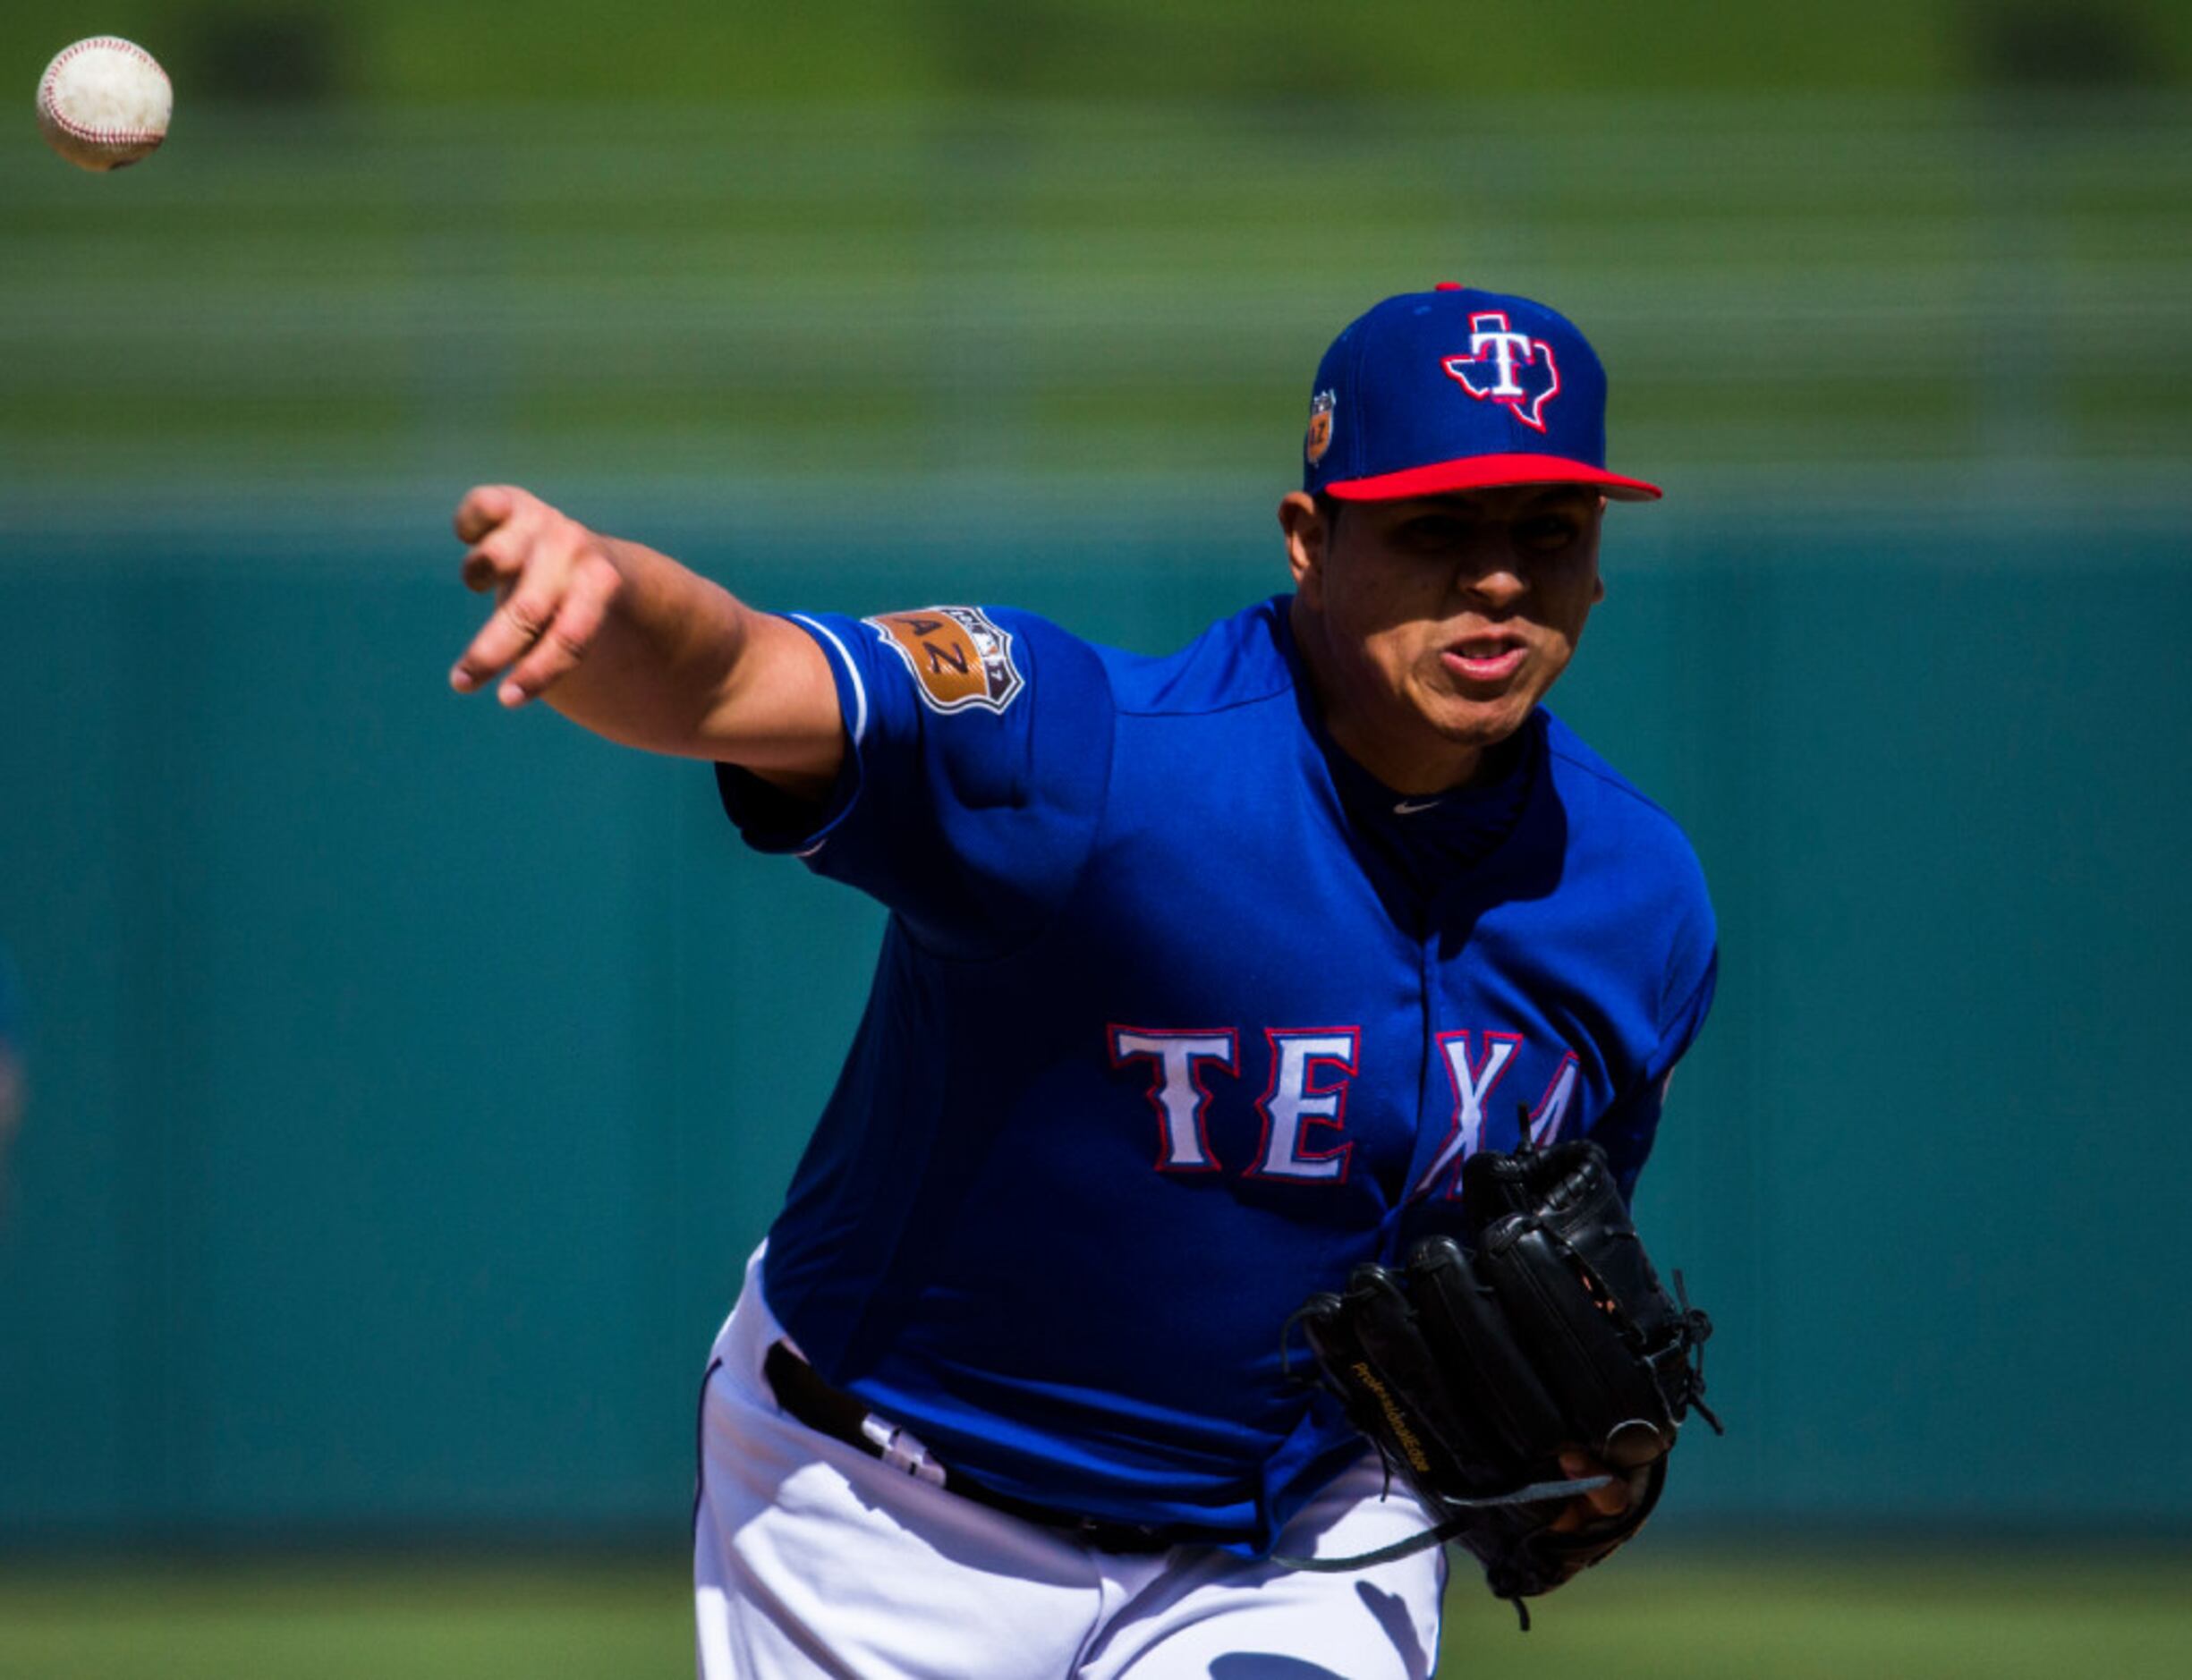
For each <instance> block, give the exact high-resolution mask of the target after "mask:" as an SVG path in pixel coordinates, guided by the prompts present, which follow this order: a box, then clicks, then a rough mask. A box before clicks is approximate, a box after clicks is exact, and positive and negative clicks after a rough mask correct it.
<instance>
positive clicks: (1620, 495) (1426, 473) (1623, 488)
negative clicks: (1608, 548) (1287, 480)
mask: <svg viewBox="0 0 2192 1680" xmlns="http://www.w3.org/2000/svg"><path fill="white" fill-rule="evenodd" d="M1513 484H1587V485H1589V486H1590V487H1591V488H1593V489H1594V490H1596V491H1597V492H1598V493H1599V494H1600V495H1601V496H1606V497H1607V498H1609V499H1610V500H1612V501H1616V502H1656V501H1658V500H1659V499H1660V487H1659V486H1658V485H1656V484H1646V483H1645V482H1644V480H1643V479H1625V478H1622V477H1621V476H1620V475H1619V474H1618V473H1612V472H1609V471H1606V469H1605V468H1603V467H1594V466H1593V465H1591V463H1590V462H1587V461H1570V460H1569V459H1568V457H1567V456H1565V455H1465V456H1463V457H1462V458H1461V459H1460V460H1458V461H1437V462H1432V464H1431V465H1430V466H1427V467H1410V468H1409V469H1408V470H1407V471H1405V472H1381V473H1380V474H1379V475H1378V476H1377V477H1376V478H1374V479H1340V480H1339V481H1338V483H1335V484H1328V485H1326V486H1325V487H1324V491H1325V494H1326V495H1328V496H1338V498H1339V499H1340V500H1341V501H1343V502H1397V501H1399V500H1401V499H1402V498H1403V497H1406V496H1446V495H1449V494H1451V493H1452V492H1454V491H1457V490H1493V489H1499V488H1503V487H1505V486H1508V485H1513Z"/></svg>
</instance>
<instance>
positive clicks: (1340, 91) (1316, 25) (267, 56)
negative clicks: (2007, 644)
mask: <svg viewBox="0 0 2192 1680" xmlns="http://www.w3.org/2000/svg"><path fill="white" fill-rule="evenodd" d="M2051 10H2052V15H2053V16H2055V17H2057V18H2065V17H2068V18H2074V19H2075V20H2076V27H2075V28H2072V29H2068V30H2067V34H2066V40H2065V45H2064V47H2062V48H2060V49H2059V50H2057V51H2055V52H2054V53H2053V54H2052V57H2053V58H2054V60H2055V61H2056V62H2055V64H2053V66H2052V68H2053V69H2054V70H2055V71H2056V72H2058V73H2061V74H2065V75H2071V76H2075V75H2076V74H2077V72H2078V71H2079V69H2080V67H2081V65H2082V64H2087V63H2089V62H2090V60H2091V55H2094V53H2096V52H2098V53H2103V54H2109V55H2114V57H2115V58H2117V59H2121V60H2125V61H2128V64H2129V66H2130V70H2131V73H2133V74H2134V75H2135V76H2136V77H2137V79H2138V80H2141V81H2147V82H2167V81H2182V80H2183V79H2184V77H2185V76H2186V74H2187V73H2188V70H2192V13H2188V11H2187V9H2186V8H2184V7H2181V6H2178V7H2169V6H2163V5H2159V4H2152V3H2151V0H2096V3H2095V4H2079V5H2077V6H2076V7H2069V6H2063V7H2059V8H2052V9H2051V8H2048V7H2046V6H2043V5H2035V4H2034V3H2033V0H1995V3H1993V4H1988V3H1987V0H1906V3H1902V4H1899V3H1898V0H1848V4H1843V5H1840V6H1838V7H1836V8H1834V9H1833V12H1832V13H1831V16H1825V17H1822V15H1821V14H1820V13H1819V12H1818V11H1817V10H1816V9H1815V8H1812V7H1806V6H1796V5H1757V4H1738V3H1737V0H1667V3H1665V4H1654V5H1650V6H1642V5H1636V4H1629V3H1627V0H1477V3H1476V4H1472V5H1470V6H1469V7H1468V8H1466V11H1464V10H1458V9H1457V8H1454V7H1451V6H1449V5H1444V4H1439V0H1355V4H1348V5H1344V6H1342V5H1315V6H1290V7H1273V6H1270V5H1268V4H1261V3H1260V0H1196V4H1174V3H1173V0H834V3H833V4H828V5H820V6H811V7H786V6H782V5H761V4H752V3H751V0H747V3H745V4H710V3H709V0H654V3H653V4H644V5H641V6H623V7H613V8H604V7H599V6H590V5H583V4H576V3H575V0H472V3H471V4H463V5H454V6H453V5H446V4H437V3H436V0H352V3H350V4H344V3H343V0H335V3H334V4H326V3H321V4H312V3H310V0H304V3H300V4H279V3H278V0H114V3H112V4H103V5H102V6H101V7H100V8H99V9H98V13H96V15H94V14H91V13H85V14H82V15H81V17H80V16H76V15H71V14H57V13H55V12H54V11H53V10H52V9H50V8H31V7H21V8H14V9H13V10H12V11H11V12H10V13H8V16H7V20H6V21H4V22H0V63H6V62H11V61H21V62H26V63H27V64H28V65H29V66H30V70H31V71H32V72H35V68H36V65H37V64H41V63H43V62H44V58H45V56H46V55H50V54H51V53H53V52H54V51H55V50H56V49H58V48H59V47H63V46H64V45H66V44H67V42H68V41H69V40H70V39H71V38H72V37H74V36H77V35H82V34H86V33H89V32H91V31H92V30H101V31H106V32H111V33H115V34H121V35H125V36H128V37H130V38H133V39H136V40H139V41H140V42H141V43H142V44H143V45H145V46H146V47H149V48H151V50H152V51H153V52H155V53H156V54H157V55H160V56H161V57H162V58H164V59H165V60H166V61H167V62H168V64H169V65H170V68H171V69H174V70H175V71H176V72H178V76H179V79H182V80H184V81H190V82H195V83H198V84H200V85H201V86H202V85H204V84H206V83H208V82H216V83H218V84H219V87H218V91H219V92H220V93H221V94H222V95H223V96H224V97H226V96H230V95H242V96H245V97H255V98H266V99H270V100H273V99H283V98H296V97H299V96H300V94H301V92H317V93H319V94H323V95H332V96H334V97H337V98H351V99H356V100H359V101H361V102H373V101H395V102H423V103H433V104H452V105H455V104H462V105H467V106H471V105H478V104H481V103H486V104H506V103H510V102H514V101H535V100H541V99H550V100H566V99H600V98H647V99H650V100H658V101H662V102H666V103H675V104H692V105H712V104H720V103H724V102H727V101H736V102H739V103H742V104H752V103H761V104H769V105H783V104H791V103H806V102H817V101H820V102H825V103H834V102H837V101H841V100H872V99H879V98H881V99H891V98H908V99H935V98H956V97H961V96H964V95H969V94H974V95H983V94H998V93H1002V94H1010V95H1022V96H1028V97H1034V98H1056V97H1061V96H1064V97H1072V98H1089V97H1093V98H1107V99H1113V100H1119V101H1128V102H1131V101H1133V100H1135V99H1142V98H1177V97H1181V96H1186V97H1207V96H1212V95H1216V96H1220V97H1232V98H1262V99H1285V98H1299V97H1303V96H1313V97H1320V98H1330V97H1334V96H1338V97H1362V96H1365V95H1389V94H1390V95H1403V96H1406V95H1435V96H1441V97H1446V98H1455V99H1457V100H1467V99H1470V98H1487V97H1491V98H1498V97H1502V96H1504V95H1507V94H1511V93H1513V92H1516V91H1518V90H1521V89H1523V88H1525V87H1527V88H1529V89H1537V90H1541V91H1544V92H1551V93H1561V92H1604V93H1611V94H1618V95H1625V94H1628V93H1633V92H1635V91H1636V90H1638V89H1639V88H1640V87H1643V86H1644V85H1647V84H1649V85H1652V86H1656V87H1658V88H1661V89H1727V90H1743V91H1749V92H1778V91H1785V90H1788V89H1836V90H1842V89H1870V90H1898V91H1930V90H1937V89H1944V88H1952V87H1957V86H1960V85H1963V84H1965V83H1967V82H1968V81H1971V80H1972V79H1973V78H1974V77H1975V75H1977V74H1980V73H1983V72H1984V66H1985V64H1987V63H1988V62H1989V61H1990V56H1991V55H1994V54H1996V53H1998V51H1999V49H1998V48H1996V47H1992V46H1991V45H1990V43H1992V42H1993V41H1995V40H1997V39H1998V38H2000V36H2001V32H2002V30H2003V29H2004V24H2003V21H2002V20H2004V19H2008V20H2011V24H2010V26H2009V27H2012V28H2014V27H2017V26H2018V25H2017V23H2016V21H2017V20H2026V19H2031V18H2033V17H2035V15H2037V16H2040V17H2043V18H2044V17H2046V16H2047V15H2049V14H2050V13H2051ZM2023 27H2025V28H2026V30H2030V29H2031V28H2032V27H2033V26H2032V25H2031V24H2030V23H2028V22H2027V23H2026V24H2024V25H2023ZM2039 27H2041V28H2043V29H2045V28H2047V27H2049V26H2048V25H2046V24H2045V23H2043V24H2042V25H2040V26H2039ZM2056 27H2063V26H2060V25H2058V26H2056ZM2042 55H2043V57H2045V56H2048V54H2047V52H2046V50H2045V49H2044V48H2043V49H2042ZM26 86H27V83H26Z"/></svg>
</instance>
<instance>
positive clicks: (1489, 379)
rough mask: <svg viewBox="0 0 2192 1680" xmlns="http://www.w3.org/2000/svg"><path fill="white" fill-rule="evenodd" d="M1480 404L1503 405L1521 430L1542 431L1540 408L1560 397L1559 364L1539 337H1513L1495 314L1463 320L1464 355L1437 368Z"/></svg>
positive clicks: (1502, 316) (1542, 411) (1515, 334)
mask: <svg viewBox="0 0 2192 1680" xmlns="http://www.w3.org/2000/svg"><path fill="white" fill-rule="evenodd" d="M1439 365H1440V367H1442V368H1444V369H1446V373H1447V378H1449V379H1456V380H1458V381H1460V384H1461V388H1462V389H1463V390H1465V391H1466V392H1467V393H1468V394H1469V395H1471V396H1473V397H1474V398H1476V400H1477V401H1478V402H1480V403H1507V404H1508V405H1509V406H1510V407H1511V408H1513V409H1514V411H1515V418H1516V419H1517V420H1520V421H1521V422H1522V423H1523V424H1524V425H1525V426H1530V427H1534V428H1536V429H1537V430H1539V431H1543V430H1544V429H1545V404H1546V403H1550V402H1551V401H1552V400H1553V398H1555V397H1556V396H1558V395H1560V364H1559V362H1558V361H1555V360H1554V359H1553V353H1552V346H1551V344H1547V343H1546V342H1545V341H1544V340H1543V339H1542V338H1533V337H1531V336H1530V335H1529V334H1527V333H1518V332H1517V331H1515V330H1514V329H1513V328H1512V327H1509V326H1508V324H1507V316H1506V314H1505V313H1504V312H1503V311H1502V310H1485V311H1484V312H1483V314H1482V315H1472V316H1471V317H1470V318H1469V353H1468V354H1467V355H1466V356H1449V357H1448V358H1447V359H1446V360H1445V361H1442V362H1440V364H1439Z"/></svg>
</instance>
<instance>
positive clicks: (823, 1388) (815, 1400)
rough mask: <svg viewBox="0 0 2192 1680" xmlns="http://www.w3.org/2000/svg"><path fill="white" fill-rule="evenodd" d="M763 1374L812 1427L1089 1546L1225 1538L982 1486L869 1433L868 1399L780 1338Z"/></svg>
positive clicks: (1139, 1546) (1149, 1546) (1113, 1548)
mask: <svg viewBox="0 0 2192 1680" xmlns="http://www.w3.org/2000/svg"><path fill="white" fill-rule="evenodd" d="M761 1375H762V1376H764V1377H766V1378H767V1379H769V1390H770V1392H772V1393H773V1394H774V1395H775V1396H777V1404H778V1405H780V1406H782V1407H783V1408H784V1409H785V1410H786V1412H788V1413H791V1415H792V1416H794V1417H795V1418H797V1419H798V1420H799V1421H801V1422H802V1423H803V1424H805V1425H806V1426H807V1427H808V1428H809V1429H811V1430H814V1431H815V1432H816V1433H818V1434H821V1435H827V1436H828V1437H829V1438H831V1439H832V1440H837V1441H843V1442H844V1443H845V1445H846V1446H847V1447H858V1448H860V1450H861V1451H862V1452H863V1453H865V1454H867V1455H868V1456H869V1457H871V1458H880V1459H882V1460H884V1461H885V1462H886V1463H889V1464H896V1465H897V1467H898V1468H899V1469H901V1470H904V1471H905V1472H906V1473H907V1474H908V1475H911V1476H913V1477H915V1478H916V1479H917V1480H920V1481H930V1482H934V1483H935V1484H936V1485H938V1486H939V1487H941V1488H943V1489H945V1490H946V1491H947V1492H949V1493H956V1494H957V1495H958V1496H959V1497H960V1498H962V1499H972V1500H973V1502H974V1503H975V1504H976V1505H986V1506H989V1507H990V1509H991V1510H993V1511H1002V1512H1004V1513H1005V1515H1007V1516H1016V1517H1018V1518H1019V1519H1020V1520H1021V1521H1022V1522H1023V1523H1036V1524H1039V1525H1040V1526H1041V1527H1043V1528H1049V1529H1056V1530H1058V1531H1059V1532H1061V1533H1062V1534H1064V1535H1065V1536H1066V1538H1067V1539H1069V1540H1075V1541H1077V1542H1079V1543H1080V1544H1081V1545H1083V1546H1092V1547H1094V1548H1096V1549H1097V1550H1098V1551H1104V1552H1163V1551H1170V1550H1171V1549H1172V1548H1174V1547H1175V1546H1188V1545H1203V1546H1214V1545H1219V1544H1221V1543H1222V1542H1223V1541H1224V1540H1227V1539H1228V1538H1229V1537H1228V1536H1227V1535H1224V1534H1219V1533H1214V1532H1211V1530H1208V1529H1188V1528H1183V1527H1181V1526H1179V1525H1177V1524H1167V1523H1111V1522H1106V1521H1104V1520H1103V1519H1102V1518H1100V1517H1093V1516H1075V1515H1073V1514H1072V1513H1070V1512H1066V1511H1056V1510H1052V1509H1051V1508H1050V1507H1049V1506H1041V1505H1031V1504H1029V1503H1028V1502H1027V1501H1026V1500H1024V1499H1015V1498H1013V1497H1012V1496H1011V1495H1010V1494H1005V1493H999V1492H998V1491H997V1490H996V1489H993V1488H985V1487H983V1486H982V1484H981V1482H979V1481H973V1480H972V1479H971V1478H969V1477H968V1476H966V1475H964V1473H962V1472H959V1471H956V1470H950V1469H947V1468H946V1467H945V1466H944V1465H942V1464H938V1463H937V1462H936V1461H935V1460H934V1459H933V1458H931V1457H930V1456H929V1455H927V1453H926V1452H925V1451H923V1452H922V1453H921V1454H920V1455H919V1457H918V1458H917V1459H916V1458H914V1457H913V1455H912V1454H910V1453H908V1452H906V1451H905V1450H903V1449H902V1448H901V1447H900V1445H899V1442H900V1438H901V1437H900V1434H899V1432H897V1431H895V1430H888V1429H879V1430H878V1431H877V1433H876V1434H871V1433H870V1432H869V1431H868V1430H867V1429H866V1428H864V1427H863V1426H864V1425H865V1424H866V1423H867V1422H868V1421H869V1419H870V1417H871V1415H872V1414H871V1413H870V1412H869V1410H868V1405H867V1402H865V1401H864V1400H862V1399H860V1398H859V1397H858V1396H854V1395H849V1394H847V1393H845V1390H844V1389H842V1388H838V1387H833V1386H832V1385H831V1384H829V1383H828V1382H827V1381H825V1380H824V1379H823V1378H822V1374H821V1373H820V1371H818V1370H815V1369H814V1367H813V1366H811V1365H810V1364H808V1363H807V1362H806V1361H805V1360H803V1359H802V1358H800V1356H799V1355H798V1354H796V1353H794V1352H792V1350H791V1349H790V1348H788V1347H786V1345H784V1344H783V1343H782V1342H776V1343H772V1344H771V1345H770V1346H769V1353H768V1354H767V1356H766V1357H764V1358H763V1359H762V1361H761ZM878 1437H880V1438H878Z"/></svg>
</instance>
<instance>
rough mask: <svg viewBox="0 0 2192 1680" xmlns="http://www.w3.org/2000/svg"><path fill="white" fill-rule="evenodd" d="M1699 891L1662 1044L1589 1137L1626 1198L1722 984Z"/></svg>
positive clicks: (1684, 924) (1669, 985) (1681, 946)
mask: <svg viewBox="0 0 2192 1680" xmlns="http://www.w3.org/2000/svg"><path fill="white" fill-rule="evenodd" d="M1695 892H1696V896H1695V902H1694V904H1692V905H1691V906H1690V907H1689V912H1688V913H1687V914H1686V916H1684V918H1683V919H1682V921H1680V923H1679V924H1678V931H1677V933H1676V936H1675V939H1674V942H1673V949H1672V951H1671V953H1670V955H1669V961H1668V966H1667V976H1666V980H1665V983H1664V985H1663V987H1662V988H1661V998H1660V1009H1659V1037H1658V1040H1657V1042H1656V1043H1655V1044H1654V1045H1653V1046H1652V1048H1651V1050H1650V1052H1649V1053H1648V1054H1647V1055H1646V1056H1645V1058H1644V1063H1643V1065H1642V1066H1641V1067H1640V1068H1639V1069H1638V1071H1637V1073H1636V1077H1635V1079H1634V1080H1633V1081H1632V1082H1631V1084H1630V1086H1629V1088H1628V1089H1627V1090H1625V1091H1624V1092H1623V1093H1622V1094H1621V1095H1620V1096H1619V1098H1617V1099H1615V1101H1614V1103H1613V1105H1612V1106H1611V1107H1610V1108H1608V1109H1607V1111H1606V1113H1605V1114H1604V1115H1602V1116H1601V1117H1600V1119H1599V1122H1598V1124H1596V1125H1594V1126H1593V1127H1592V1128H1591V1136H1592V1137H1593V1138H1594V1139H1595V1140H1596V1141H1598V1142H1599V1143H1600V1144H1601V1145H1602V1146H1603V1148H1604V1149H1605V1150H1606V1156H1607V1159H1608V1160H1609V1161H1610V1162H1611V1163H1612V1165H1613V1169H1614V1175H1615V1177H1616V1179H1617V1180H1618V1181H1619V1184H1620V1186H1621V1194H1622V1196H1623V1197H1624V1198H1625V1199H1626V1198H1627V1197H1629V1196H1632V1195H1634V1194H1635V1193H1636V1180H1637V1178H1638V1176H1639V1175H1641V1174H1642V1173H1643V1171H1644V1162H1645V1160H1646V1159H1647V1158H1649V1157H1650V1155H1651V1153H1652V1140H1653V1139H1654V1138H1655V1137H1656V1136H1657V1135H1658V1133H1659V1123H1660V1116H1661V1112H1662V1111H1663V1110H1664V1109H1665V1107H1666V1105H1667V1087H1668V1084H1669V1082H1670V1081H1671V1080H1672V1079H1673V1078H1674V1071H1675V1066H1676V1065H1677V1064H1678V1063H1679V1062H1680V1061H1681V1059H1682V1058H1683V1056H1686V1055H1687V1054H1688V1052H1689V1048H1690V1046H1691V1045H1692V1044H1693V1043H1695V1041H1696V1039H1697V1034H1698V1033H1699V1031H1702V1030H1703V1026H1704V1023H1705V1016H1706V1015H1707V1014H1710V1013H1711V1012H1712V996H1713V992H1714V989H1715V988H1716V987H1717V986H1718V985H1719V981H1720V947H1719V945H1718V943H1717V936H1716V934H1715V930H1714V927H1713V921H1712V904H1710V903H1709V902H1708V901H1707V900H1706V898H1705V896H1704V885H1703V880H1702V878H1700V879H1699V880H1698V882H1697V884H1696V889H1695Z"/></svg>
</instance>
